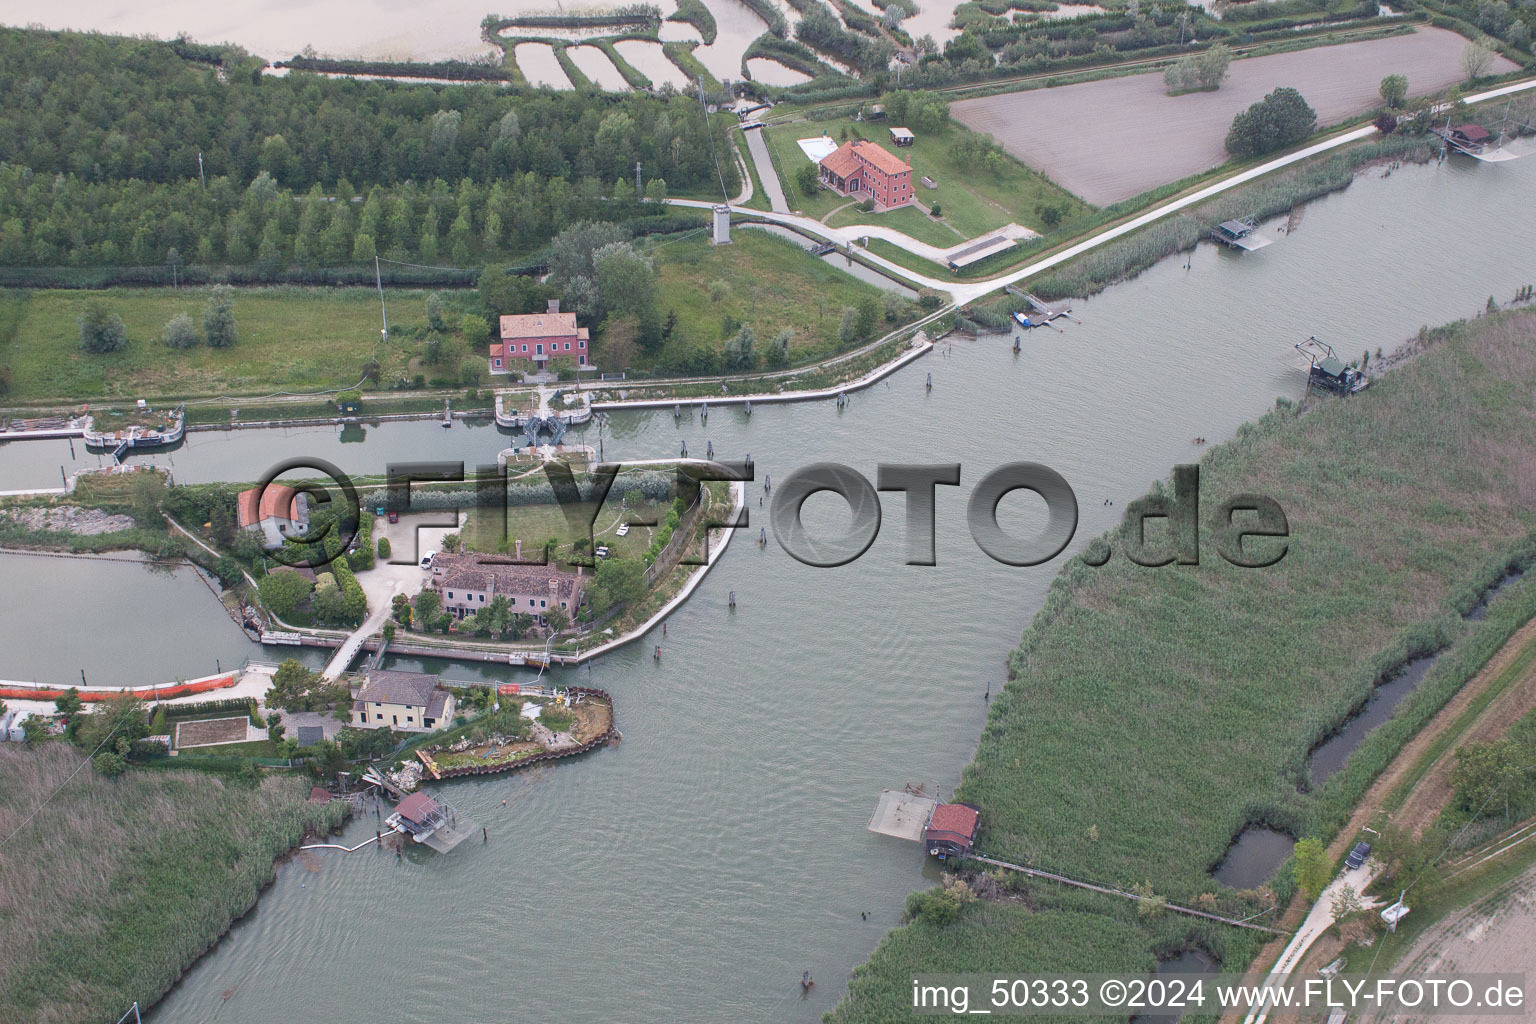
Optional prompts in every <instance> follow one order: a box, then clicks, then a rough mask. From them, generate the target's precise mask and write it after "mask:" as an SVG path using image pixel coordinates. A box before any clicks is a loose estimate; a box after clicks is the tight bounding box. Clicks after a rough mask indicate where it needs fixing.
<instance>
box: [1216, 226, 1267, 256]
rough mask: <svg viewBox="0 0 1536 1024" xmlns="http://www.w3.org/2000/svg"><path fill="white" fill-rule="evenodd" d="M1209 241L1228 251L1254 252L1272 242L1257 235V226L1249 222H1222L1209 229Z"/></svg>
mask: <svg viewBox="0 0 1536 1024" xmlns="http://www.w3.org/2000/svg"><path fill="white" fill-rule="evenodd" d="M1211 241H1213V242H1220V243H1221V244H1222V245H1224V246H1226V247H1227V248H1229V249H1241V250H1242V251H1243V252H1256V251H1257V250H1259V249H1262V248H1264V247H1265V246H1266V245H1270V244H1272V243H1273V242H1274V239H1273V238H1265V237H1264V236H1263V235H1261V234H1259V228H1258V225H1257V224H1255V223H1254V222H1253V221H1251V220H1224V221H1222V222H1221V223H1220V224H1217V225H1216V226H1215V227H1213V228H1211Z"/></svg>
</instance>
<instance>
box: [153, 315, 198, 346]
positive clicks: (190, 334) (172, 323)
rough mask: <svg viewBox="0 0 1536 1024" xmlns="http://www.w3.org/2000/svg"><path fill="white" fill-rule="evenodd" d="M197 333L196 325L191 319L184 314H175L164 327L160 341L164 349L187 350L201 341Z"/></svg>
mask: <svg viewBox="0 0 1536 1024" xmlns="http://www.w3.org/2000/svg"><path fill="white" fill-rule="evenodd" d="M201 340H202V338H201V336H199V335H198V333H197V325H196V324H194V323H193V322H192V318H191V317H190V316H188V315H187V314H185V313H177V314H176V315H175V316H173V317H171V319H170V320H169V321H167V323H166V325H165V331H164V332H163V333H162V334H161V335H160V341H161V343H162V344H164V345H165V347H166V348H174V349H187V348H191V347H192V346H194V345H196V344H197V343H198V342H199V341H201Z"/></svg>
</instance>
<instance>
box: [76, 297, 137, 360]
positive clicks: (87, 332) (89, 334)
mask: <svg viewBox="0 0 1536 1024" xmlns="http://www.w3.org/2000/svg"><path fill="white" fill-rule="evenodd" d="M127 345H128V328H126V327H124V326H123V318H122V317H120V316H118V315H117V314H116V313H114V312H112V311H111V310H109V309H108V308H107V307H106V306H104V305H102V304H101V303H100V302H97V301H95V300H94V299H93V300H91V301H90V302H87V303H86V304H85V310H84V311H83V312H82V313H81V314H80V350H81V351H82V352H89V353H91V354H92V355H102V354H104V353H107V352H120V351H122V349H123V348H125V347H126V346H127Z"/></svg>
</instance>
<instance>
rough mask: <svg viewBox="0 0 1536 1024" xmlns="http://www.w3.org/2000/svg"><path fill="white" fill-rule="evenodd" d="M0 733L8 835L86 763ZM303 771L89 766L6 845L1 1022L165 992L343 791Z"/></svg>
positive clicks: (45, 1020)
mask: <svg viewBox="0 0 1536 1024" xmlns="http://www.w3.org/2000/svg"><path fill="white" fill-rule="evenodd" d="M81 756H82V755H81V754H80V752H79V751H77V750H75V749H74V748H72V747H70V746H68V745H66V744H64V743H63V742H60V741H54V742H48V743H44V744H42V745H40V746H38V747H36V748H25V747H22V746H21V745H20V744H5V745H3V746H0V839H3V838H4V837H6V836H9V835H10V834H11V833H12V831H14V830H15V829H16V828H17V826H18V825H20V824H21V823H22V821H23V819H24V818H25V817H26V816H27V814H29V813H30V812H31V811H32V810H33V808H35V807H37V806H38V805H39V804H40V803H41V802H42V801H43V800H44V798H45V797H47V796H48V794H50V793H52V792H53V791H54V790H55V789H56V788H58V787H59V786H60V785H61V784H63V783H65V780H66V779H67V778H68V777H69V775H70V773H71V772H72V771H74V770H75V768H76V767H78V766H79V764H80V761H81ZM308 794H309V782H308V781H307V780H301V779H297V778H288V777H282V778H276V777H273V778H267V779H264V780H262V781H260V782H258V783H247V782H241V781H236V780H233V779H224V778H219V777H217V776H213V775H207V774H204V773H202V772H149V771H138V770H130V771H129V772H127V773H126V774H124V775H122V776H120V777H118V778H115V779H114V778H107V777H104V776H101V775H98V774H96V773H95V772H94V771H92V770H91V769H90V768H85V769H84V770H82V771H81V772H80V773H79V774H78V775H76V776H74V778H73V779H72V780H70V781H69V782H68V783H67V784H64V785H63V788H62V789H61V790H60V791H59V793H58V795H57V796H55V797H53V799H52V800H50V801H49V802H48V803H47V805H46V806H45V807H44V809H43V810H42V811H41V812H40V813H39V814H38V815H37V816H36V817H34V818H33V819H32V821H31V822H30V823H29V824H27V825H26V827H25V828H23V829H22V830H21V832H19V833H18V834H17V835H16V836H15V838H13V839H11V840H10V841H9V842H7V843H6V844H5V845H4V846H3V847H0V922H3V923H0V1024H102V1022H105V1021H115V1020H117V1018H118V1017H119V1016H120V1015H121V1014H122V1013H123V1012H124V1011H125V1010H127V1009H128V1007H129V1006H130V1005H131V1004H132V1003H133V1002H134V1000H138V1001H139V1004H140V1005H141V1006H148V1005H149V1004H151V1003H153V1002H154V1001H155V1000H156V999H158V998H160V996H162V995H163V994H164V993H165V992H166V990H168V989H169V988H170V987H171V985H172V984H174V983H175V981H176V979H177V978H179V977H180V976H181V974H182V972H183V971H185V970H186V969H187V968H188V967H189V966H190V965H191V964H192V962H193V961H195V960H196V959H197V958H198V957H199V956H201V955H202V954H203V953H204V952H206V951H207V950H208V949H209V948H210V947H212V946H213V944H214V943H215V942H217V941H218V938H219V936H221V935H223V934H224V932H225V931H227V930H228V929H229V926H230V924H231V923H232V922H233V921H234V920H235V919H236V918H237V917H239V916H240V915H241V914H244V913H245V912H246V911H248V910H250V909H251V907H252V906H253V905H254V904H255V902H256V896H257V893H258V892H259V891H260V890H261V888H262V886H264V885H266V884H267V883H268V882H269V881H270V880H271V879H272V876H273V863H274V861H275V860H276V859H277V858H278V857H280V856H282V855H283V854H284V853H286V852H287V851H288V850H290V849H291V848H292V847H294V846H295V845H297V844H298V843H299V842H300V841H301V839H302V838H303V836H304V835H305V833H306V832H310V831H316V830H325V829H327V828H328V827H329V826H332V825H336V824H339V823H340V821H341V819H342V818H343V817H344V815H345V805H344V804H341V803H340V802H333V803H331V804H311V803H308V802H307V800H306V797H307V796H308Z"/></svg>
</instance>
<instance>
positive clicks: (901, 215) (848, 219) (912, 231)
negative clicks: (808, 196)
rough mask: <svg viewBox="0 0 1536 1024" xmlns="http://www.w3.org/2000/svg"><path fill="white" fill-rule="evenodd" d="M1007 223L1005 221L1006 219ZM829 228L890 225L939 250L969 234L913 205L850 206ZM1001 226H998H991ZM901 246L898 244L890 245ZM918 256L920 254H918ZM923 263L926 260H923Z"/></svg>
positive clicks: (959, 241) (957, 243)
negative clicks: (875, 208)
mask: <svg viewBox="0 0 1536 1024" xmlns="http://www.w3.org/2000/svg"><path fill="white" fill-rule="evenodd" d="M1005 223H1006V222H1005ZM827 224H828V225H830V226H831V227H835V228H842V227H848V226H849V225H852V224H875V225H878V226H880V227H887V228H892V229H893V230H896V231H900V232H901V233H902V234H906V235H911V236H912V237H913V238H915V239H917V240H918V241H919V242H927V243H928V244H929V245H936V246H938V247H939V248H940V249H948V248H949V247H950V246H952V245H959V244H961V243H962V242H966V241H969V240H970V239H971V237H972V236H970V235H962V234H960V233H958V232H957V231H955V229H954V228H953V227H951V226H950V225H949V224H948V223H946V222H945V221H943V220H940V219H938V218H935V217H930V216H929V215H928V214H926V213H924V212H923V211H922V210H919V209H918V208H917V207H915V206H903V207H902V208H901V209H899V210H891V211H889V212H887V213H880V212H879V211H871V212H869V213H865V212H864V211H863V210H861V209H859V208H858V207H857V206H850V207H847V208H846V209H842V210H839V211H838V212H837V213H835V214H833V215H832V216H831V217H829V218H828V219H827ZM994 226H999V227H1000V226H1001V225H994ZM892 248H898V249H899V248H900V246H892ZM917 258H918V259H921V258H922V257H917ZM925 262H926V261H925Z"/></svg>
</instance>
